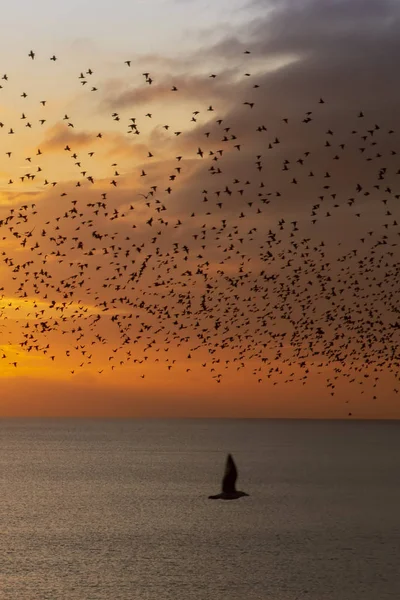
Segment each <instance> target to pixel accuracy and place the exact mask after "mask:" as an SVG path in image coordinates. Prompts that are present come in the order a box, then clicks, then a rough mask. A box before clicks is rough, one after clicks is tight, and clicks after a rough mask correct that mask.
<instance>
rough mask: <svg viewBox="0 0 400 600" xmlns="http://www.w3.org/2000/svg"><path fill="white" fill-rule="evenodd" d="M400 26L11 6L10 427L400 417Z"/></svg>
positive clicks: (394, 16) (4, 320) (5, 121)
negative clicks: (40, 420)
mask: <svg viewBox="0 0 400 600" xmlns="http://www.w3.org/2000/svg"><path fill="white" fill-rule="evenodd" d="M399 24H400V7H399V4H398V2H395V1H390V0H362V1H361V0H341V1H339V0H336V1H334V0H324V1H321V0H304V1H299V2H295V3H294V2H292V1H289V0H287V1H284V0H276V1H270V2H266V1H265V0H251V1H250V2H248V1H244V0H243V1H239V0H235V1H232V0H230V1H229V2H227V1H225V0H221V1H219V2H208V1H202V0H196V1H195V2H194V1H192V0H176V1H172V0H162V1H161V0H154V1H152V2H144V1H136V2H130V3H128V2H122V1H120V0H118V1H115V2H113V3H109V2H105V1H100V2H96V3H94V2H91V1H86V2H82V1H81V0H80V1H79V2H78V1H71V2H69V3H68V4H64V5H55V4H54V3H53V2H49V1H47V0H46V1H43V0H42V1H38V2H36V3H35V4H32V3H31V2H28V1H25V0H24V1H20V2H18V3H14V4H12V5H10V7H9V8H8V9H7V13H6V14H5V15H4V19H3V22H2V30H3V34H2V37H1V39H0V56H1V57H2V59H1V65H0V85H1V88H0V123H1V124H2V125H0V156H1V162H0V253H1V262H0V385H1V397H0V417H1V416H97V417H209V416H212V417H270V418H388V419H393V418H399V417H400V408H399V389H400V382H399V375H398V373H399V362H400V357H399V341H400V340H399V338H400V335H399V331H400V321H399V308H400V307H399V301H398V298H399V297H400V295H399V291H400V290H399V285H400V277H399V271H400V261H399V247H398V244H399V235H400V229H399V225H398V223H400V214H399V212H400V211H399V199H400V185H399V181H400V177H399V173H400V163H399V158H398V157H399V153H400V147H399V132H398V129H399V123H398V121H399V118H398V105H399V100H400V86H399V85H398V83H397V81H396V78H395V77H394V73H395V72H396V66H397V57H398V56H399V51H400V48H399V44H400V42H399V41H398V35H397V32H398V30H399ZM31 51H33V53H34V57H33V58H32V56H29V54H30V53H31ZM53 56H54V57H55V58H56V60H50V59H51V57H53ZM146 73H147V75H145V74H146Z"/></svg>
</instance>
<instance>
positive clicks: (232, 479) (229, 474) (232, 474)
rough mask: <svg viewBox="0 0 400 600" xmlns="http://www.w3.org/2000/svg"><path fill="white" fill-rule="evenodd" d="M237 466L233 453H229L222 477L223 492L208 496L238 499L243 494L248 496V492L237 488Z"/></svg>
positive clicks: (210, 497) (217, 498) (211, 497)
mask: <svg viewBox="0 0 400 600" xmlns="http://www.w3.org/2000/svg"><path fill="white" fill-rule="evenodd" d="M237 476H238V473H237V468H236V465H235V461H234V460H233V458H232V455H231V454H228V456H227V459H226V465H225V473H224V477H223V479H222V492H221V493H220V494H216V495H215V496H208V498H209V499H210V500H219V499H220V500H237V499H238V498H241V497H242V496H248V495H249V494H246V492H240V491H238V490H237V489H236V480H237Z"/></svg>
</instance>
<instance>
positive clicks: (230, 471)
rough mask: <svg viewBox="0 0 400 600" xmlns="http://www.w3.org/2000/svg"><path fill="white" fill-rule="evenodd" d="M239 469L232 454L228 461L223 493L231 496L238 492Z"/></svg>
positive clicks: (223, 481) (223, 480)
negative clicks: (236, 485)
mask: <svg viewBox="0 0 400 600" xmlns="http://www.w3.org/2000/svg"><path fill="white" fill-rule="evenodd" d="M236 479H237V469H236V465H235V463H234V460H233V458H232V456H231V455H230V454H228V458H227V459H226V466H225V473H224V477H223V479H222V491H223V492H225V493H227V494H230V493H233V492H235V491H236V487H235V484H236Z"/></svg>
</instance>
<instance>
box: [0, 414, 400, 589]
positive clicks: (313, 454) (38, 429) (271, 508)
mask: <svg viewBox="0 0 400 600" xmlns="http://www.w3.org/2000/svg"><path fill="white" fill-rule="evenodd" d="M228 451H229V452H232V453H233V456H234V458H235V460H236V463H237V465H238V469H239V480H238V488H239V489H242V490H244V491H247V492H248V493H249V494H250V497H249V498H241V499H240V500H237V501H231V502H224V501H211V500H208V499H207V496H208V494H210V493H217V492H218V491H219V488H220V483H221V475H222V471H223V467H224V463H225V457H226V453H227V452H228ZM0 478H1V485H0V491H1V495H0V598H1V599H2V600H11V599H12V600H14V599H15V600H25V599H26V600H39V599H40V600H44V599H46V600H47V599H48V600H58V599H63V600H64V599H65V600H89V599H90V600H128V599H129V600H134V599H143V600H169V599H171V600H210V599H213V600H214V599H215V600H236V599H237V600H239V599H240V600H256V599H257V600H258V599H260V600H296V599H303V598H304V599H305V598H307V599H308V600H314V599H315V600H328V599H329V600H331V599H332V600H353V599H357V600H385V599H389V598H393V599H396V600H399V598H400V422H397V423H396V422H391V423H390V422H366V421H365V422H362V421H359V422H357V421H352V422H350V421H346V422H341V421H334V422H327V421H265V420H172V421H157V420H73V419H64V420H63V419H60V420H52V419H43V420H22V419H21V420H19V419H5V420H2V421H0Z"/></svg>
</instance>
